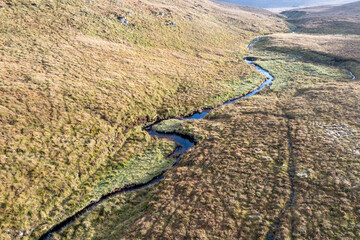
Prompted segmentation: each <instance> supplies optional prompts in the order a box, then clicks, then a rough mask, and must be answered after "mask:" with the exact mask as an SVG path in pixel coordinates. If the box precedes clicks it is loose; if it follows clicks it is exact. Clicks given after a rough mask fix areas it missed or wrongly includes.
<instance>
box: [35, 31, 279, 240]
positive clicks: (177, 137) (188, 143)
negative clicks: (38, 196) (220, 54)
mask: <svg viewBox="0 0 360 240" xmlns="http://www.w3.org/2000/svg"><path fill="white" fill-rule="evenodd" d="M259 39H260V38H257V39H255V40H254V41H253V42H251V43H250V44H249V45H248V49H250V48H251V46H253V45H254V44H255V43H256V42H257V41H259ZM244 60H245V61H246V62H247V63H248V64H249V65H251V66H254V67H255V68H256V70H257V71H258V72H259V73H261V74H263V75H264V76H265V77H266V80H265V81H264V82H263V83H262V84H261V85H260V86H259V87H258V88H256V89H255V90H253V91H251V92H249V93H248V94H246V95H244V96H241V97H237V98H234V99H231V100H229V101H227V102H225V103H223V104H221V105H220V106H224V105H228V104H231V103H234V102H235V101H237V100H239V99H242V98H248V97H251V96H253V95H255V94H257V93H258V92H260V91H261V90H262V89H263V88H265V87H267V86H270V85H271V83H272V81H273V80H274V77H273V76H272V75H271V74H270V73H269V72H268V71H266V70H265V69H263V68H261V67H260V66H259V65H256V64H254V62H253V61H255V60H256V59H254V58H250V57H247V58H245V59H244ZM211 110H212V109H204V110H203V111H201V112H196V113H193V114H192V115H190V116H189V117H186V118H182V119H184V120H191V119H196V120H199V119H204V118H205V117H206V115H207V114H208V113H209V112H210V111H211ZM144 130H146V131H147V132H148V133H149V134H150V135H151V136H152V137H157V138H166V139H170V140H172V141H174V142H175V143H177V145H178V147H177V148H176V149H175V151H174V152H173V153H172V154H171V155H170V156H169V157H176V162H175V164H174V165H173V167H176V166H177V164H178V162H179V161H180V160H181V156H182V155H183V154H184V153H186V152H187V151H188V150H189V149H190V148H191V147H193V146H194V145H195V144H196V142H195V139H194V138H193V137H191V136H185V135H181V134H176V133H161V132H157V131H155V130H153V129H152V125H150V126H147V127H145V128H144ZM167 170H168V169H166V170H164V171H163V172H162V173H161V174H159V175H158V176H155V177H154V178H153V179H151V180H150V181H148V182H147V183H143V184H130V185H126V186H124V187H122V188H119V189H114V190H113V191H112V192H110V193H108V194H106V195H103V196H102V197H101V198H100V199H99V200H98V201H96V202H91V203H90V204H89V205H87V206H86V207H84V208H83V209H81V210H79V211H78V212H76V213H75V214H73V215H72V216H70V217H68V218H66V219H65V220H63V221H62V222H60V223H58V224H56V225H55V226H53V227H52V228H50V229H49V230H48V231H47V232H46V233H44V234H43V235H42V236H41V237H40V238H39V240H47V239H50V238H51V237H52V236H53V234H54V233H59V232H60V231H61V230H63V229H64V228H65V227H67V226H68V225H70V224H71V223H73V222H74V221H75V220H77V219H78V218H80V217H81V216H83V215H84V214H85V213H87V212H89V211H91V210H92V209H93V208H94V207H96V206H98V205H99V204H101V203H102V202H104V201H106V200H107V199H109V198H110V197H113V196H115V195H120V194H124V193H128V192H134V191H137V190H140V189H143V188H146V187H149V186H151V185H153V184H155V183H158V182H159V181H160V180H162V179H163V178H164V173H165V172H166V171H167Z"/></svg>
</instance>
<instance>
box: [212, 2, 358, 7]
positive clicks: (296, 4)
mask: <svg viewBox="0 0 360 240" xmlns="http://www.w3.org/2000/svg"><path fill="white" fill-rule="evenodd" d="M219 1H221V2H228V3H235V4H241V5H248V6H253V7H259V8H289V7H291V8H294V7H305V6H314V5H323V4H339V3H346V2H352V1H351V0H317V1H311V0H253V1H249V0H219Z"/></svg>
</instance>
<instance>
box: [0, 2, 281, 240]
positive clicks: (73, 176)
mask: <svg viewBox="0 0 360 240" xmlns="http://www.w3.org/2000/svg"><path fill="white" fill-rule="evenodd" d="M0 5H1V9H0V18H1V19H2V23H1V25H0V34H1V39H2V41H1V43H0V65H1V71H0V79H1V82H0V83H1V85H0V91H1V94H0V120H1V127H0V179H1V181H0V192H1V194H0V206H1V208H0V222H1V229H0V232H1V235H0V238H1V239H15V238H20V237H21V236H25V238H29V236H30V235H31V236H33V237H34V236H39V234H40V233H41V232H44V231H45V230H46V229H48V228H49V227H50V226H52V225H53V224H54V223H56V222H59V221H60V220H61V219H64V218H65V217H66V216H68V215H70V214H72V213H73V212H75V211H76V210H77V209H79V208H81V207H82V206H84V205H85V204H88V203H89V202H90V201H91V200H92V199H96V198H98V197H99V196H101V195H102V194H104V193H106V192H108V191H111V190H112V189H113V188H115V187H121V186H123V185H125V184H129V183H134V182H143V181H146V179H148V178H149V177H151V176H152V175H153V174H155V173H156V172H157V171H161V169H162V168H164V165H166V164H167V165H168V164H171V163H168V162H166V161H167V160H164V156H167V155H168V154H169V153H170V152H171V151H172V150H173V148H174V146H173V144H171V143H169V142H167V141H156V140H153V139H151V138H150V137H149V136H148V135H147V134H146V133H145V132H143V131H142V130H141V128H140V127H134V126H137V125H139V124H140V123H144V122H146V121H153V120H155V119H158V118H166V117H169V116H178V115H180V114H183V115H186V114H188V113H190V112H192V111H195V110H197V109H199V108H203V107H205V106H214V105H217V104H218V103H220V102H221V101H223V100H225V99H228V98H230V97H232V96H236V95H240V94H242V93H245V92H247V91H249V90H250V89H252V88H254V87H255V86H256V84H257V83H258V82H260V81H261V76H259V75H257V74H256V73H255V71H254V70H253V69H252V68H250V67H248V66H247V64H245V63H244V62H243V60H242V56H243V53H244V52H245V50H246V44H247V43H248V42H249V41H250V40H251V39H252V38H254V37H255V36H257V35H261V34H266V33H272V32H277V31H283V30H284V29H285V25H284V23H283V22H282V21H281V20H279V19H278V18H276V17H274V16H271V15H269V14H266V15H262V14H261V13H259V14H255V13H253V12H246V11H244V10H241V9H233V8H229V7H226V6H219V5H218V4H215V3H213V2H210V1H207V0H197V1H190V0H184V1H162V0H156V1H136V0H124V1H110V0H96V1H75V0H62V1H47V0H34V1H31V2H30V1H27V0H16V1H15V0H6V1H5V0H2V1H0ZM152 149H153V150H152ZM149 156H150V157H149ZM154 156H156V158H155V159H157V160H156V161H157V162H156V163H154V162H153V159H154V158H153V157H154ZM140 160H141V161H142V162H143V164H136V163H138V162H139V161H140ZM155 165H156V167H154V166H155ZM145 166H146V167H145ZM135 167H137V168H138V169H139V171H137V170H136V171H135V170H134V168H135ZM119 172H121V174H120V173H119Z"/></svg>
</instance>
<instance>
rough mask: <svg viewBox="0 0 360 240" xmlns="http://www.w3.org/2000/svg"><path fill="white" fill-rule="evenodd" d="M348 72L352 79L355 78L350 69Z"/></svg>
mask: <svg viewBox="0 0 360 240" xmlns="http://www.w3.org/2000/svg"><path fill="white" fill-rule="evenodd" d="M349 73H350V75H351V77H352V80H355V79H356V77H355V75H354V74H353V73H352V72H351V71H349Z"/></svg>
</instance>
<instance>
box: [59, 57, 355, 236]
mask: <svg viewBox="0 0 360 240" xmlns="http://www.w3.org/2000/svg"><path fill="white" fill-rule="evenodd" d="M254 56H255V57H257V58H258V60H257V63H258V64H260V65H261V66H263V67H265V68H266V69H268V70H270V72H271V73H272V74H273V75H274V76H275V78H276V79H275V81H274V82H273V85H272V86H271V87H270V89H268V90H267V91H263V92H261V93H260V94H259V95H256V96H254V97H252V98H249V99H244V100H241V101H238V102H237V103H236V104H234V105H227V106H225V107H222V108H219V109H216V110H214V111H213V112H212V113H210V115H208V116H207V117H206V119H204V120H200V121H186V122H183V124H182V126H181V127H179V130H181V131H183V132H186V133H191V134H193V135H195V136H197V138H198V139H201V140H200V143H199V144H198V145H196V146H195V147H194V148H192V149H191V150H190V151H189V152H188V153H186V155H184V156H183V160H182V162H180V164H179V166H178V167H177V168H173V169H171V170H170V171H169V172H168V173H167V174H166V176H165V179H164V181H162V182H160V183H159V184H157V185H155V186H152V187H151V188H149V189H144V190H142V191H139V192H136V193H132V194H128V195H124V196H120V197H115V198H113V199H111V200H110V201H109V202H107V203H105V204H104V205H103V206H99V207H97V208H96V209H95V210H94V211H93V212H91V213H89V214H88V215H87V216H84V217H82V218H81V219H80V220H79V221H77V222H76V223H75V224H73V225H72V226H70V227H69V228H68V229H66V230H65V231H64V232H63V233H62V234H61V235H59V236H57V237H58V239H242V238H244V239H358V238H359V237H360V231H359V227H358V226H359V223H360V219H359V216H360V213H359V209H360V198H359V196H360V194H359V193H360V192H359V186H358V183H359V180H360V179H359V140H360V134H359V133H360V128H359V123H358V119H359V117H360V116H359V113H360V109H359V105H358V102H359V101H360V95H359V92H360V87H359V83H358V82H353V81H351V78H350V76H349V74H348V72H347V71H346V70H344V69H342V68H338V67H334V66H332V65H321V64H318V63H311V62H307V61H302V59H299V58H298V57H297V56H296V55H295V54H280V53H275V52H273V51H269V52H265V51H261V52H255V53H254Z"/></svg>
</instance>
